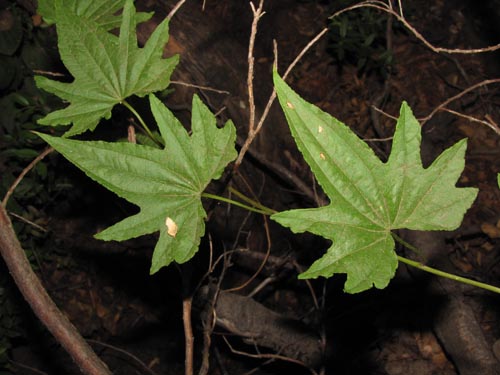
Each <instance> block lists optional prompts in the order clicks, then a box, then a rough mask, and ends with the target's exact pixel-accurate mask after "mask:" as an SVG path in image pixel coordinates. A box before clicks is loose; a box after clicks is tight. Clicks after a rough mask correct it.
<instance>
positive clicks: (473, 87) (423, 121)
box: [419, 78, 500, 126]
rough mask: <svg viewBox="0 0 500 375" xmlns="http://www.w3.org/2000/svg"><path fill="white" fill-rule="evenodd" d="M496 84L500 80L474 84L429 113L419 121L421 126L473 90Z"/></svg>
mask: <svg viewBox="0 0 500 375" xmlns="http://www.w3.org/2000/svg"><path fill="white" fill-rule="evenodd" d="M494 83H500V78H494V79H487V80H484V81H481V82H478V83H476V84H474V85H472V86H470V87H468V88H466V89H465V90H462V91H461V92H459V93H458V94H457V95H454V96H452V97H451V98H448V99H446V100H445V101H444V102H442V103H441V104H439V105H438V106H437V107H436V108H434V109H433V110H432V112H431V113H429V114H428V115H427V116H426V117H424V118H420V119H419V121H420V123H421V126H424V124H425V123H426V122H427V121H429V120H430V119H431V118H432V117H433V116H434V115H435V114H436V113H437V112H438V111H441V110H443V108H445V107H446V106H447V105H448V104H450V103H451V102H453V101H455V100H457V99H460V98H461V97H462V96H464V95H465V94H467V93H469V92H471V91H473V90H475V89H477V88H479V87H482V86H486V85H491V84H494Z"/></svg>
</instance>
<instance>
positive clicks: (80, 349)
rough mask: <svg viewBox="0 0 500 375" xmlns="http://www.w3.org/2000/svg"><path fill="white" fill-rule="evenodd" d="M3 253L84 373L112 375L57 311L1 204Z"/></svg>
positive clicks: (0, 250)
mask: <svg viewBox="0 0 500 375" xmlns="http://www.w3.org/2000/svg"><path fill="white" fill-rule="evenodd" d="M0 254H1V255H2V257H3V259H4V260H5V263H6V265H7V267H8V269H9V272H10V274H11V275H12V277H13V278H14V281H15V282H16V285H17V287H18V288H19V290H20V291H21V293H22V295H23V296H24V298H25V299H26V301H27V302H28V303H29V305H30V306H31V309H32V310H33V312H34V313H35V315H36V316H37V317H38V318H39V319H40V321H41V322H42V323H43V324H44V325H45V327H47V329H48V330H49V331H50V332H51V333H52V335H53V336H54V338H55V339H56V340H57V341H58V342H59V343H60V344H61V346H62V347H63V348H64V349H65V350H66V352H68V354H69V355H70V356H71V358H72V359H73V361H74V362H75V363H76V365H77V366H78V367H79V368H80V370H81V371H82V373H84V374H88V375H111V371H109V369H108V367H107V366H106V364H105V363H104V362H102V361H101V359H100V358H99V357H98V356H97V355H96V354H95V353H94V351H93V350H92V348H91V347H90V346H89V344H87V342H85V340H84V339H83V337H82V336H81V335H80V333H79V332H78V331H77V329H76V328H75V326H74V325H73V324H72V323H71V322H70V321H69V320H68V318H67V317H66V316H65V315H64V314H63V313H62V312H61V311H60V310H59V309H58V308H57V306H56V304H55V303H54V301H52V299H51V298H50V297H49V295H48V294H47V291H46V290H45V288H44V287H43V286H42V283H41V282H40V280H39V279H38V277H37V276H36V275H35V273H34V272H33V270H32V269H31V266H30V263H29V261H28V258H27V257H26V254H25V252H24V250H23V249H22V247H21V244H20V243H19V240H18V239H17V237H16V234H15V233H14V229H13V228H12V223H11V221H10V219H9V217H8V216H7V212H5V209H4V207H3V206H1V205H0Z"/></svg>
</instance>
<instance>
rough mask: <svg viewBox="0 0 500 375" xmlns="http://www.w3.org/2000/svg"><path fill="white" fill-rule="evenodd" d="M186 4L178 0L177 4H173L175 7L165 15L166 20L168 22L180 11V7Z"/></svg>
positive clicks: (184, 0) (183, 0)
mask: <svg viewBox="0 0 500 375" xmlns="http://www.w3.org/2000/svg"><path fill="white" fill-rule="evenodd" d="M185 2H186V0H180V1H179V2H178V3H177V4H175V6H174V7H173V8H172V10H171V11H170V13H169V14H168V15H167V18H168V19H169V20H171V19H172V17H173V16H174V15H175V13H177V11H178V10H179V9H180V7H181V6H182V5H183V4H184V3H185Z"/></svg>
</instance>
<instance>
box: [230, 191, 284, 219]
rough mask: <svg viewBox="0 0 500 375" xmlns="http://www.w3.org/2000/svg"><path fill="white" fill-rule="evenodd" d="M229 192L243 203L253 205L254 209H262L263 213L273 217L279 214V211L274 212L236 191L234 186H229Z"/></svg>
mask: <svg viewBox="0 0 500 375" xmlns="http://www.w3.org/2000/svg"><path fill="white" fill-rule="evenodd" d="M229 191H230V192H231V193H232V194H234V195H236V196H237V197H238V198H240V199H241V200H242V201H245V202H247V203H249V204H251V205H252V206H253V207H256V208H258V209H260V210H262V211H266V212H268V215H272V214H275V213H277V212H278V211H275V210H273V209H272V208H269V207H266V206H264V205H263V204H262V203H260V202H257V201H255V200H253V199H251V198H248V197H247V196H246V195H245V194H243V193H241V192H239V191H238V190H236V189H235V188H233V187H232V186H229Z"/></svg>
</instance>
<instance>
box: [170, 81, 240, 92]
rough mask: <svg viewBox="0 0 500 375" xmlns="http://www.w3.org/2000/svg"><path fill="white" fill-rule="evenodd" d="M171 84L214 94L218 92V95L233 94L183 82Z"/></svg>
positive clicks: (172, 82)
mask: <svg viewBox="0 0 500 375" xmlns="http://www.w3.org/2000/svg"><path fill="white" fill-rule="evenodd" d="M170 83H171V84H173V85H179V86H186V87H192V88H195V89H199V90H204V91H212V92H216V93H217V94H225V95H229V94H231V93H230V92H229V91H226V90H218V89H214V88H213V87H210V86H200V85H195V84H193V83H187V82H182V81H170Z"/></svg>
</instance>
